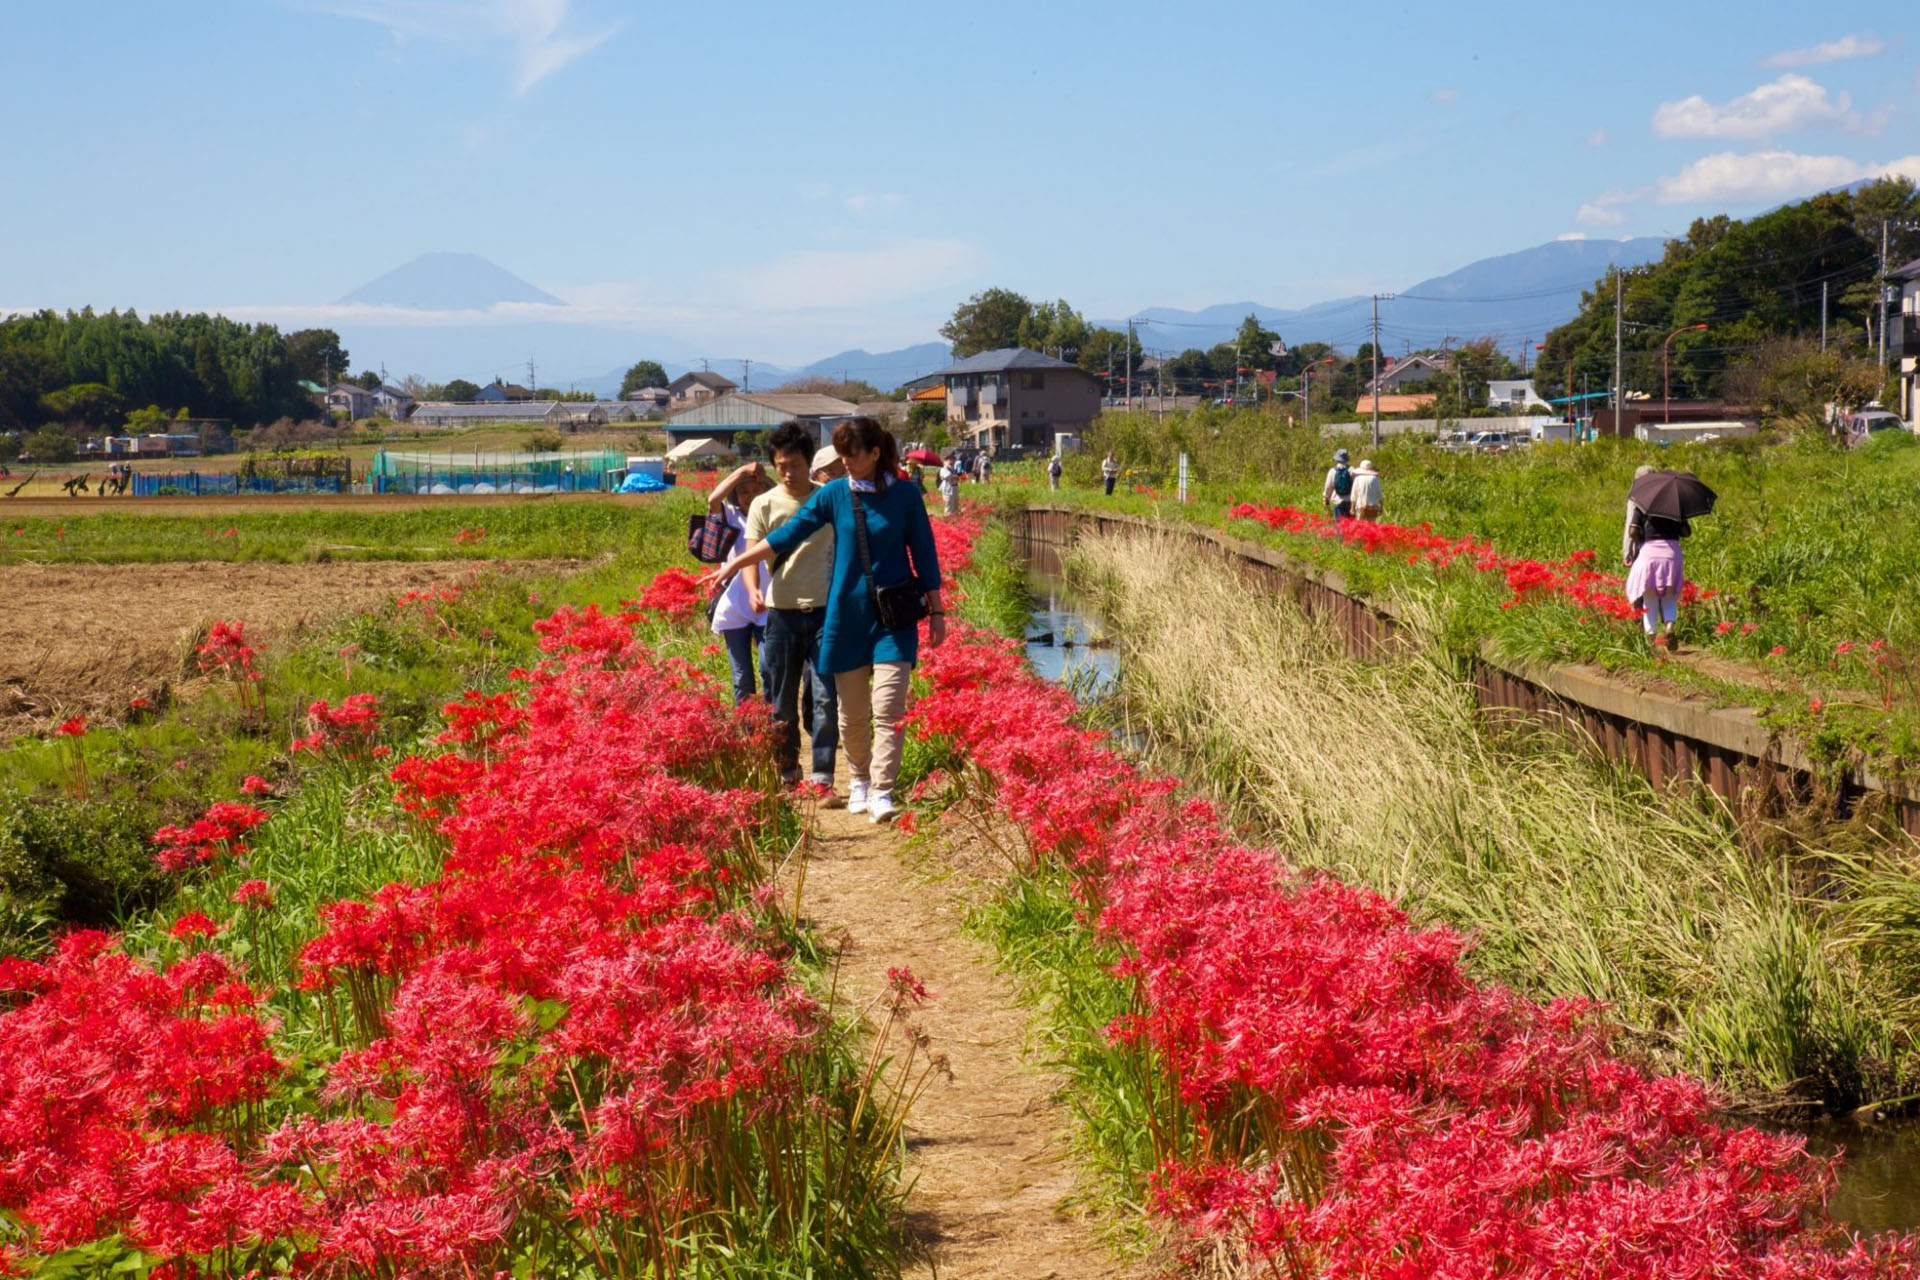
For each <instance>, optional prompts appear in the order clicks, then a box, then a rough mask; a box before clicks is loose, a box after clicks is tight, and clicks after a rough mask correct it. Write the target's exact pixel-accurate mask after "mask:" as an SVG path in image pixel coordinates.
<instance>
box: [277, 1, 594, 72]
mask: <svg viewBox="0 0 1920 1280" xmlns="http://www.w3.org/2000/svg"><path fill="white" fill-rule="evenodd" d="M294 2H295V3H296V4H299V5H300V6H301V7H303V8H306V9H310V10H313V11H314V12H316V13H326V14H331V15H333V16H334V17H337V18H350V19H353V20H354V21H357V22H370V23H373V24H374V25H376V26H381V27H385V28H386V29H387V30H388V31H389V32H390V33H391V34H392V35H393V38H394V39H395V40H397V41H405V40H408V39H414V38H418V39H423V40H435V41H439V42H442V43H446V44H460V45H471V44H505V45H507V46H508V47H509V48H511V49H512V51H513V90H514V92H515V93H516V94H525V93H526V92H527V91H529V90H530V89H532V88H533V87H534V86H535V85H537V84H539V83H540V82H541V81H542V80H544V79H546V78H547V77H548V76H550V75H552V74H553V73H554V72H556V71H559V70H560V69H561V68H563V67H565V66H567V65H568V64H569V63H571V62H573V61H574V60H575V59H576V58H579V57H580V56H581V55H583V54H586V53H590V52H592V51H593V50H594V49H597V48H599V47H600V45H602V44H603V43H605V42H606V40H607V38H608V37H609V36H611V35H612V34H613V33H614V31H615V30H617V27H607V28H604V29H603V30H600V31H598V32H595V33H590V34H580V33H578V32H571V31H568V30H566V29H565V28H566V27H567V25H568V23H567V19H568V16H569V15H568V10H569V8H570V6H571V0H294Z"/></svg>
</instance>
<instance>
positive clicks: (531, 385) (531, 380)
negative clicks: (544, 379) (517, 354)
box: [527, 356, 540, 395]
mask: <svg viewBox="0 0 1920 1280" xmlns="http://www.w3.org/2000/svg"><path fill="white" fill-rule="evenodd" d="M539 389H540V380H539V379H538V378H536V377H535V376H534V373H533V357H532V356H528V357H527V394H528V395H532V394H533V393H534V392H536V391H538V390H539Z"/></svg>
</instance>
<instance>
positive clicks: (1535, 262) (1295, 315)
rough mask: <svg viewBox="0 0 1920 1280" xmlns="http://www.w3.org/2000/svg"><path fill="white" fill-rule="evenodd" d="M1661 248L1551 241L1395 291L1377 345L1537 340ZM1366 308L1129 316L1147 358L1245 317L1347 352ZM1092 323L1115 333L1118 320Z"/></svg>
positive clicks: (1247, 305) (1351, 302) (1362, 334)
mask: <svg viewBox="0 0 1920 1280" xmlns="http://www.w3.org/2000/svg"><path fill="white" fill-rule="evenodd" d="M1665 250H1666V241H1664V240H1662V239H1660V238H1659V237H1656V236H1646V237H1642V238H1640V239H1635V240H1555V241H1552V242H1550V243H1548V244H1543V245H1536V246H1535V247H1533V248H1531V249H1522V250H1521V251H1520V252H1518V253H1508V254H1502V255H1501V256H1499V257H1497V258H1482V259H1481V260H1480V261H1478V262H1473V263H1469V264H1467V265H1466V266H1464V267H1461V268H1460V269H1459V270H1458V271H1454V272H1451V273H1449V274H1447V275H1444V276H1436V277H1434V278H1433V279H1431V280H1422V281H1421V282H1420V283H1418V284H1416V285H1411V286H1409V287H1407V288H1405V289H1401V290H1397V291H1396V296H1395V297H1394V299H1393V300H1392V301H1384V300H1383V301H1382V302H1381V304H1380V334H1381V338H1380V345H1381V347H1383V348H1384V349H1386V350H1388V351H1393V350H1398V349H1404V348H1406V347H1412V348H1413V349H1414V350H1418V349H1420V348H1422V347H1437V346H1439V345H1440V344H1441V342H1442V341H1443V340H1444V339H1446V338H1448V337H1449V336H1451V337H1452V338H1454V339H1455V340H1456V341H1463V340H1466V339H1470V338H1480V337H1487V336H1493V337H1495V338H1497V339H1498V340H1499V341H1500V343H1501V345H1502V346H1512V345H1517V344H1519V343H1521V342H1524V341H1526V340H1527V339H1529V338H1531V339H1533V340H1534V341H1536V342H1537V341H1539V340H1540V339H1541V338H1542V337H1544V336H1545V335H1546V333H1547V331H1548V330H1550V329H1556V328H1558V327H1559V326H1561V325H1563V324H1565V323H1566V322H1567V321H1569V320H1571V319H1573V317H1574V316H1575V315H1577V314H1579V311H1580V293H1581V291H1582V290H1584V289H1590V288H1592V287H1593V283H1594V281H1595V280H1597V279H1599V278H1600V276H1601V275H1602V274H1603V273H1605V271H1606V270H1607V268H1608V267H1609V266H1611V265H1615V264H1618V265H1621V266H1628V267H1637V266H1640V265H1641V264H1643V263H1647V262H1652V261H1654V260H1655V259H1657V258H1658V257H1660V255H1661V254H1662V253H1664V252H1665ZM1372 310H1373V300H1372V298H1371V297H1369V296H1368V295H1366V294H1358V295H1355V296H1353V297H1349V298H1336V299H1334V300H1332V301H1330V302H1317V303H1314V304H1313V305H1312V306H1308V307H1301V308H1298V309H1296V310H1283V309H1281V308H1277V307H1267V306H1262V305H1261V304H1259V303H1257V302H1230V303H1222V304H1219V305H1217V306H1212V307H1207V308H1205V309H1203V310H1200V311H1181V310H1177V309H1175V308H1172V307H1147V308H1144V309H1143V310H1141V311H1140V312H1139V313H1137V315H1138V317H1144V318H1145V320H1146V323H1144V324H1138V325H1137V327H1136V332H1137V333H1138V334H1139V337H1140V343H1141V345H1142V346H1144V347H1146V348H1147V349H1149V350H1155V351H1174V352H1177V351H1184V350H1186V349H1187V348H1189V347H1200V348H1203V349H1204V348H1206V347H1210V346H1212V345H1214V344H1215V343H1217V342H1231V341H1233V336H1234V334H1235V333H1237V332H1238V331H1239V328H1240V324H1241V322H1242V321H1243V320H1245V319H1246V318H1247V316H1248V315H1249V314H1252V315H1257V316H1259V317H1260V323H1261V324H1263V325H1265V326H1266V327H1267V328H1269V329H1271V330H1273V331H1274V332H1276V333H1278V334H1279V335H1280V336H1281V338H1282V339H1283V340H1285V341H1286V342H1288V343H1289V344H1293V345H1298V344H1299V343H1302V342H1327V343H1331V344H1333V345H1334V346H1336V347H1342V348H1345V349H1346V350H1349V351H1351V350H1352V349H1353V348H1355V347H1357V346H1359V345H1360V344H1361V343H1362V342H1366V341H1369V340H1370V338H1371V334H1372ZM1101 323H1103V324H1106V325H1108V326H1110V327H1114V328H1124V327H1125V325H1126V321H1124V320H1119V321H1114V320H1106V321H1102V322H1101Z"/></svg>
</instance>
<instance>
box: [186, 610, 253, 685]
mask: <svg viewBox="0 0 1920 1280" xmlns="http://www.w3.org/2000/svg"><path fill="white" fill-rule="evenodd" d="M260 648H261V646H260V645H258V644H254V643H252V642H251V641H249V640H248V639H247V624H246V623H244V622H216V623H214V624H213V626H212V628H211V629H210V630H209V631H208V632H207V638H206V641H205V642H204V643H203V644H200V645H198V646H196V647H195V649H194V652H195V653H196V654H198V655H199V662H200V670H202V671H204V672H206V673H207V674H209V675H213V674H216V673H217V674H223V675H226V676H228V677H229V678H231V679H234V680H258V679H259V678H260V673H259V672H258V671H257V670H255V669H254V659H256V658H257V657H259V655H260Z"/></svg>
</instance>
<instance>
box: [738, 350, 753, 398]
mask: <svg viewBox="0 0 1920 1280" xmlns="http://www.w3.org/2000/svg"><path fill="white" fill-rule="evenodd" d="M740 389H741V390H742V391H751V390H753V361H751V360H748V359H746V358H745V357H742V358H741V360H740Z"/></svg>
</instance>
